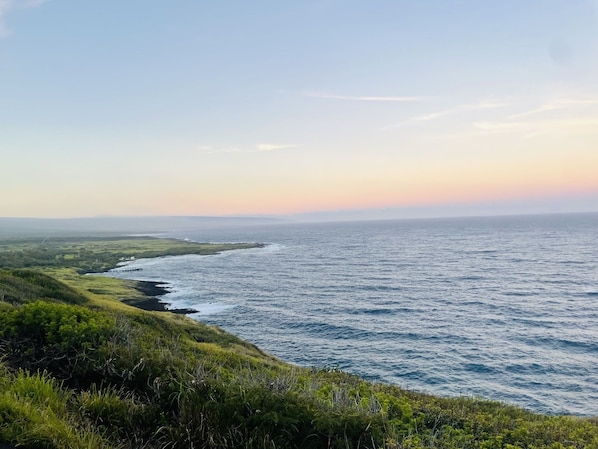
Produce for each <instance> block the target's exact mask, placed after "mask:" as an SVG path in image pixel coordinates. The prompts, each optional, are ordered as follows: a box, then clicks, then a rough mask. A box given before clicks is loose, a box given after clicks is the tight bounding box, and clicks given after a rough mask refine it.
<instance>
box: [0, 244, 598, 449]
mask: <svg viewBox="0 0 598 449" xmlns="http://www.w3.org/2000/svg"><path fill="white" fill-rule="evenodd" d="M126 241H127V240H116V241H114V240H112V241H108V240H105V241H103V242H102V243H101V244H100V243H98V241H90V242H89V243H86V242H83V241H79V242H78V243H77V244H76V246H75V247H73V248H72V249H71V251H72V252H71V253H65V252H64V251H62V252H61V251H59V250H58V249H57V247H55V248H54V249H49V250H48V252H53V254H54V256H53V257H54V258H53V259H52V257H51V256H44V257H39V258H37V259H36V260H45V261H47V262H46V263H45V264H44V263H42V264H40V265H41V266H38V267H35V268H33V265H34V264H30V265H29V268H23V266H24V263H23V262H26V260H27V259H26V257H25V256H24V255H23V254H24V253H27V251H29V250H25V249H22V251H23V252H24V253H23V252H21V253H19V255H18V257H16V258H14V257H13V259H12V260H13V261H14V260H17V259H18V260H20V261H21V262H19V263H18V264H17V263H14V262H13V264H12V265H9V264H7V265H4V266H2V267H1V268H0V354H1V359H0V360H1V361H0V447H2V444H3V443H4V444H6V445H8V447H11V446H12V447H15V446H17V447H24V448H87V449H92V448H123V449H125V448H131V449H132V448H173V449H175V448H204V447H205V448H388V449H390V448H432V447H434V448H488V449H490V448H517V447H521V448H540V447H550V448H555V449H556V448H598V420H596V419H582V418H575V417H566V416H544V415H539V414H534V413H530V412H527V411H525V410H522V409H519V408H516V407H511V406H507V405H503V404H500V403H495V402H490V401H484V400H479V399H472V398H456V399H455V398H453V399H448V398H438V397H434V396H430V395H424V394H419V393H414V392H409V391H404V390H401V389H399V388H397V387H393V386H389V385H382V384H373V383H368V382H365V381H364V380H362V379H360V378H359V377H357V376H353V375H350V374H347V373H343V372H339V371H336V370H326V369H308V368H301V367H296V366H292V365H289V364H286V363H283V362H281V361H279V360H277V359H276V358H274V357H272V356H270V355H268V354H265V353H263V352H262V351H260V350H259V349H258V348H256V347H255V346H253V345H251V344H249V343H246V342H244V341H242V340H240V339H238V338H236V337H234V336H232V335H230V334H228V333H226V332H223V331H222V330H220V329H218V328H215V327H212V326H207V325H204V324H202V323H199V322H196V321H194V320H191V319H190V318H187V317H185V316H182V315H175V314H172V313H164V312H148V311H144V310H141V309H137V308H134V307H131V306H128V305H126V304H124V303H123V302H122V299H125V298H130V297H133V296H134V295H140V293H139V292H138V291H137V290H135V289H134V288H133V287H134V286H133V285H132V284H130V283H127V282H123V281H120V280H116V279H111V278H106V277H94V276H82V275H80V274H78V272H77V271H78V270H82V269H85V266H86V264H87V263H88V262H89V261H90V260H92V259H93V260H96V259H97V260H98V261H100V262H101V264H99V265H101V267H107V266H109V263H115V262H113V261H114V260H118V259H120V258H121V257H130V255H135V257H140V254H146V255H147V254H149V252H150V249H148V247H146V246H144V243H143V242H139V241H137V240H132V241H130V242H132V243H134V244H135V245H139V246H138V247H135V246H134V245H133V246H131V247H129V246H127V243H125V242H126ZM111 242H112V243H111ZM167 242H168V241H167ZM71 243H72V242H68V243H65V244H66V245H70V244H71ZM159 243H160V244H164V242H159ZM19 244H21V245H23V244H25V245H28V244H31V242H29V243H24V242H19ZM148 244H149V245H150V246H152V245H156V243H148ZM15 245H17V244H16V243H5V246H4V250H1V249H0V256H2V253H3V252H8V251H13V252H15V251H17V250H16V249H15V248H16V246H15ZM9 248H10V249H9ZM133 249H134V250H133ZM31 251H33V252H35V251H39V249H35V248H32V249H31ZM111 251H114V252H111ZM152 251H154V253H153V254H154V255H160V252H159V250H158V249H156V248H155V247H154V248H153V249H152ZM164 251H165V252H164V253H166V254H167V253H168V252H167V250H164ZM87 252H90V253H91V252H93V254H94V256H92V257H91V258H89V257H87V256H77V257H72V258H65V257H62V258H61V257H58V258H57V257H56V256H61V255H66V254H79V255H80V254H87ZM28 254H31V253H28ZM98 254H101V256H100V257H96V256H97V255H98ZM11 257H12V256H7V255H6V254H4V258H3V259H2V260H10V259H11ZM94 257H95V259H94ZM52 260H54V261H55V260H60V263H59V264H54V263H51V261H52ZM65 260H70V261H71V262H69V263H66V262H64V261H65ZM110 261H112V262H110Z"/></svg>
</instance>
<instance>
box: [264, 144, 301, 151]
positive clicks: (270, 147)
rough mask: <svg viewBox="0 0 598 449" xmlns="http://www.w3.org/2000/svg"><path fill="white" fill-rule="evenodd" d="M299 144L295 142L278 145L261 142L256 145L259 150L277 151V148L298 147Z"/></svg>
mask: <svg viewBox="0 0 598 449" xmlns="http://www.w3.org/2000/svg"><path fill="white" fill-rule="evenodd" d="M298 146H299V145H293V144H285V145H276V144H273V143H259V144H257V145H256V146H255V147H256V149H257V150H258V151H275V150H284V149H285V148H296V147H298Z"/></svg>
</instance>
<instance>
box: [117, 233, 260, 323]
mask: <svg viewBox="0 0 598 449" xmlns="http://www.w3.org/2000/svg"><path fill="white" fill-rule="evenodd" d="M168 240H175V241H178V242H185V243H195V242H189V241H187V240H180V239H168ZM203 245H215V246H216V245H221V244H209V243H208V244H203ZM223 245H227V246H228V245H230V246H231V247H230V248H223V249H221V251H232V250H242V249H252V248H263V247H265V246H266V244H265V243H227V244H223ZM219 252H220V251H218V252H214V253H207V254H198V255H206V256H207V255H215V254H218V253H219ZM188 254H197V253H193V252H190V253H183V254H162V255H157V257H166V256H175V255H188ZM150 258H154V257H150ZM130 262H134V260H132V261H130ZM128 265H129V263H125V264H122V265H120V266H119V267H118V268H116V267H115V268H113V270H114V271H115V272H118V271H141V269H139V268H134V269H128V268H126V267H127V266H128ZM110 271H111V270H108V271H107V272H105V274H108V275H110ZM121 279H122V278H121ZM128 281H129V282H130V283H131V286H132V288H134V289H135V290H137V291H138V292H139V293H140V294H141V296H140V297H132V298H126V299H123V300H122V302H123V303H125V304H127V305H130V306H133V307H137V308H138V309H142V310H146V311H152V312H171V313H175V314H179V315H190V314H194V313H199V312H200V311H199V310H197V309H193V308H170V307H169V306H170V305H171V303H169V302H167V301H163V299H162V297H163V296H164V295H166V294H168V293H170V292H171V285H170V284H169V283H168V282H165V281H145V280H138V279H129V280H128Z"/></svg>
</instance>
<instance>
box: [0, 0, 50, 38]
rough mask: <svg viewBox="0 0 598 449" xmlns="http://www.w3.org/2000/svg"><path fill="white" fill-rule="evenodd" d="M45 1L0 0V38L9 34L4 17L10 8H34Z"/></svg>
mask: <svg viewBox="0 0 598 449" xmlns="http://www.w3.org/2000/svg"><path fill="white" fill-rule="evenodd" d="M46 1H47V0H0V38H2V37H5V36H7V35H8V34H10V31H9V30H8V28H6V24H5V19H6V16H7V15H8V14H9V13H10V12H11V11H12V10H14V9H18V8H35V7H36V6H39V5H41V4H42V3H45V2H46Z"/></svg>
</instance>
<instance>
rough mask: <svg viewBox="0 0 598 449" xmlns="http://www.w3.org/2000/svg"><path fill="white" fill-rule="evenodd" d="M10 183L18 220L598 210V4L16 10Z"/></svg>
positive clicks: (61, 1) (4, 21)
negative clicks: (520, 206) (491, 208)
mask: <svg viewBox="0 0 598 449" xmlns="http://www.w3.org/2000/svg"><path fill="white" fill-rule="evenodd" d="M0 169H1V171H0V216H9V217H10V216H12V217H76V216H96V215H166V214H168V215H229V214H245V215H255V214H269V215H279V214H301V213H305V212H310V211H329V210H332V211H341V210H353V209H376V208H384V209H388V208H399V209H400V208H413V207H434V206H438V207H442V208H444V209H443V210H446V207H447V206H448V207H450V205H451V204H459V205H461V206H460V207H462V206H463V204H472V209H471V211H470V212H471V213H475V206H473V205H480V204H493V203H505V202H509V201H514V202H517V201H518V202H521V201H522V200H525V201H531V202H534V201H539V202H542V204H545V205H546V204H548V205H549V206H548V210H549V211H550V204H551V199H552V198H555V203H554V204H555V205H556V204H557V199H558V201H560V202H561V203H559V204H561V206H559V207H562V202H563V201H565V202H569V201H570V204H572V205H574V206H571V208H573V209H575V208H577V209H579V210H598V0H526V1H521V0H504V1H463V0H437V1H433V0H430V1H407V0H381V1H363V0H361V1H351V0H305V1H274V0H262V1H260V0H258V1H255V2H250V1H241V0H238V1H234V0H231V1H211V2H208V1H200V0H177V1H164V0H143V1H141V0H126V1H122V0H121V1H114V0H103V1H94V2H88V1H81V0H77V1H75V0H46V1H43V0H37V1H36V0H0ZM555 207H556V206H555Z"/></svg>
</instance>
